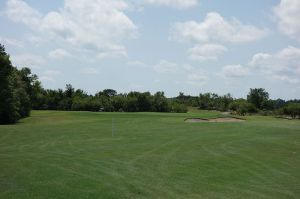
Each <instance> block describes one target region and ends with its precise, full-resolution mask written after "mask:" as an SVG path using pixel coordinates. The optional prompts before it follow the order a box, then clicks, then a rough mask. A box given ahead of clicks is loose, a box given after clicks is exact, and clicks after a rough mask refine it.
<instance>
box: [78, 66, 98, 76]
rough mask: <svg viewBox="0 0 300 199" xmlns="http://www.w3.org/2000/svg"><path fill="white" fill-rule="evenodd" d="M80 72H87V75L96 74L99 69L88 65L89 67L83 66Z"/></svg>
mask: <svg viewBox="0 0 300 199" xmlns="http://www.w3.org/2000/svg"><path fill="white" fill-rule="evenodd" d="M80 73H82V74H85V75H95V74H98V73H99V71H98V70H97V69H96V68H93V67H88V68H82V69H81V70H80Z"/></svg>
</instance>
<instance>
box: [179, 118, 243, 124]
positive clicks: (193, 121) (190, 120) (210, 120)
mask: <svg viewBox="0 0 300 199" xmlns="http://www.w3.org/2000/svg"><path fill="white" fill-rule="evenodd" d="M244 121H245V120H243V119H240V118H234V117H226V118H212V119H202V118H187V119H185V122H188V123H201V122H244Z"/></svg>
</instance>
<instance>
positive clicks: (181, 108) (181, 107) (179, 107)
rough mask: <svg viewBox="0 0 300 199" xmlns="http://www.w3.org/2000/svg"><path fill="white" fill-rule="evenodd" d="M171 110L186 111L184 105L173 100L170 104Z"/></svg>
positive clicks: (176, 111) (175, 111)
mask: <svg viewBox="0 0 300 199" xmlns="http://www.w3.org/2000/svg"><path fill="white" fill-rule="evenodd" d="M171 111H172V112H174V113H186V112H187V111H188V109H187V107H186V105H184V104H180V103H178V102H173V103H172V106H171Z"/></svg>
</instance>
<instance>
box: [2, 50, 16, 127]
mask: <svg viewBox="0 0 300 199" xmlns="http://www.w3.org/2000/svg"><path fill="white" fill-rule="evenodd" d="M19 107H20V104H19V102H18V98H17V93H16V92H14V68H13V66H12V64H11V62H10V59H9V55H8V54H7V53H6V52H5V48H4V46H3V45H1V44H0V123H1V124H9V123H15V122H16V121H18V119H20V117H21V116H20V114H19Z"/></svg>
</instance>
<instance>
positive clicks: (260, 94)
mask: <svg viewBox="0 0 300 199" xmlns="http://www.w3.org/2000/svg"><path fill="white" fill-rule="evenodd" d="M268 100H269V93H268V92H267V91H265V89H263V88H254V89H252V88H251V89H250V92H249V94H248V95H247V101H248V102H250V103H252V104H254V106H255V107H256V108H258V109H264V108H266V107H265V105H266V103H267V101H268Z"/></svg>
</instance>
